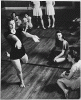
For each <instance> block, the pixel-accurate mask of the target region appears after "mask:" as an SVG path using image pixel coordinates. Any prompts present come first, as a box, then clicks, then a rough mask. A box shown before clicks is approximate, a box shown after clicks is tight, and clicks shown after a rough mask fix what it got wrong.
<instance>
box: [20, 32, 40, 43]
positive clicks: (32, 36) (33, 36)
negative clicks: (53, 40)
mask: <svg viewBox="0 0 81 100" xmlns="http://www.w3.org/2000/svg"><path fill="white" fill-rule="evenodd" d="M22 33H23V34H24V35H25V36H26V37H30V38H32V39H33V40H34V41H35V42H40V41H39V39H40V38H39V37H38V36H36V35H32V34H30V33H28V32H26V31H22Z"/></svg>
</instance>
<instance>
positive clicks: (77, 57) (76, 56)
mask: <svg viewBox="0 0 81 100" xmlns="http://www.w3.org/2000/svg"><path fill="white" fill-rule="evenodd" d="M74 52H76V54H75V53H74ZM69 54H70V55H71V57H72V58H75V62H77V61H78V60H79V59H80V56H79V52H78V51H77V50H74V49H73V48H70V52H69Z"/></svg>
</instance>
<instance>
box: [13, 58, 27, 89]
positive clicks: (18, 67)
mask: <svg viewBox="0 0 81 100" xmlns="http://www.w3.org/2000/svg"><path fill="white" fill-rule="evenodd" d="M11 62H12V63H13V65H14V67H15V69H16V71H17V76H18V77H19V79H20V83H21V84H20V87H25V85H24V81H23V75H22V68H21V63H20V59H16V60H11Z"/></svg>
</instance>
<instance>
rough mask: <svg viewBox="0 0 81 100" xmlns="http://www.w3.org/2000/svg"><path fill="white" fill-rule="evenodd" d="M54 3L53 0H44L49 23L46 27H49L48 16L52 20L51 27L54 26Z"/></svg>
mask: <svg viewBox="0 0 81 100" xmlns="http://www.w3.org/2000/svg"><path fill="white" fill-rule="evenodd" d="M54 5H55V2H54V1H46V15H47V16H48V23H49V25H48V28H50V26H51V18H50V17H52V20H53V24H52V28H54V26H55V18H54V15H55V10H54Z"/></svg>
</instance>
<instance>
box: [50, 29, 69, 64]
mask: <svg viewBox="0 0 81 100" xmlns="http://www.w3.org/2000/svg"><path fill="white" fill-rule="evenodd" d="M68 53H69V44H68V42H67V41H66V40H65V39H64V37H63V34H62V32H61V31H57V32H56V41H55V47H54V48H53V49H52V50H51V53H50V54H49V57H48V58H49V61H50V62H57V63H59V62H63V61H65V60H66V59H67V57H68Z"/></svg>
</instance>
